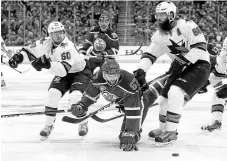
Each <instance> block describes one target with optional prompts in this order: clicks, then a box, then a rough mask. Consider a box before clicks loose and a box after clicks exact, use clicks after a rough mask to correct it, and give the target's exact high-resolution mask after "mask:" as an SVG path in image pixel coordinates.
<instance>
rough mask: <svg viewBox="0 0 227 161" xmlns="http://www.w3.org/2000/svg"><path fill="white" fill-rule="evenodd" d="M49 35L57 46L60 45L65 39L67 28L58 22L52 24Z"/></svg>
mask: <svg viewBox="0 0 227 161" xmlns="http://www.w3.org/2000/svg"><path fill="white" fill-rule="evenodd" d="M59 31H64V32H63V33H64V34H63V33H59V34H55V33H56V32H59ZM48 33H49V35H50V37H51V39H52V42H53V43H54V44H55V45H59V44H60V43H61V42H62V41H63V40H64V39H65V27H64V26H63V25H62V24H61V23H60V22H58V21H55V22H51V23H50V24H49V26H48Z"/></svg>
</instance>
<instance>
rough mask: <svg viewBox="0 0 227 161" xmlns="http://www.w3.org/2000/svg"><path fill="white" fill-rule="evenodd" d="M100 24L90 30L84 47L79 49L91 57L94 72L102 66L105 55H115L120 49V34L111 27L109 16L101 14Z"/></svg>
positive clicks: (90, 61) (91, 66)
mask: <svg viewBox="0 0 227 161" xmlns="http://www.w3.org/2000/svg"><path fill="white" fill-rule="evenodd" d="M98 24H99V26H97V27H94V28H92V29H91V30H90V32H89V34H88V35H87V39H86V40H85V43H84V44H83V47H82V48H80V49H79V52H80V53H82V54H84V55H86V56H87V58H88V59H89V63H90V68H91V70H92V72H94V70H95V69H96V68H97V67H101V66H102V64H103V62H104V56H105V55H112V56H113V57H115V56H116V55H117V53H118V50H119V43H118V36H117V34H116V33H115V32H114V31H113V30H111V29H110V28H109V25H110V18H109V16H108V15H107V14H101V16H100V17H99V22H98Z"/></svg>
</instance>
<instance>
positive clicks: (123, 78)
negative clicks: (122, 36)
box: [71, 59, 163, 151]
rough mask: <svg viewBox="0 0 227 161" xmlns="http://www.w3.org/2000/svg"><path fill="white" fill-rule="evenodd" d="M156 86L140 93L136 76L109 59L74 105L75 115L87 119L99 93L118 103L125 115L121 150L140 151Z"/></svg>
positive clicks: (73, 112) (121, 134)
mask: <svg viewBox="0 0 227 161" xmlns="http://www.w3.org/2000/svg"><path fill="white" fill-rule="evenodd" d="M162 83H163V81H162ZM154 84H155V83H153V88H150V89H148V90H146V91H145V92H143V93H141V91H140V90H139V84H138V82H137V81H136V79H135V77H134V75H133V74H131V73H129V72H127V71H125V70H121V69H120V67H119V64H118V63H117V62H116V60H115V59H107V60H106V61H105V62H104V64H103V66H102V68H101V70H99V71H98V72H97V73H96V74H95V75H94V77H93V82H92V84H91V86H89V87H88V88H87V89H86V90H85V94H84V96H83V97H82V99H81V100H80V101H79V102H78V103H77V104H74V105H72V108H71V111H72V114H73V115H74V116H76V117H83V116H85V115H86V114H87V111H88V107H89V106H91V105H92V104H94V103H95V102H96V101H97V99H98V98H99V95H100V94H102V95H103V97H104V98H105V99H106V100H107V101H109V102H113V101H115V102H116V103H117V104H118V105H119V106H120V107H121V108H122V110H123V111H124V112H125V118H124V120H123V123H122V127H121V132H120V135H119V139H120V148H122V149H123V150H124V151H133V150H137V145H136V143H137V142H138V140H139V139H140V129H141V121H142V123H143V121H144V118H145V116H146V114H147V111H148V108H149V107H150V106H151V105H152V104H153V103H154V101H155V100H156V99H157V94H156V92H160V91H159V88H157V90H156V89H155V88H156V87H155V86H156V85H157V84H156V85H154ZM141 96H142V98H143V99H142V100H143V101H141ZM143 105H144V106H143ZM141 115H142V119H141Z"/></svg>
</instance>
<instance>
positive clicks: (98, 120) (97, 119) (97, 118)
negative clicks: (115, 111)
mask: <svg viewBox="0 0 227 161" xmlns="http://www.w3.org/2000/svg"><path fill="white" fill-rule="evenodd" d="M157 105H158V103H154V104H153V105H152V106H150V107H149V108H151V107H154V106H157ZM124 115H125V114H121V115H118V116H114V117H111V118H109V119H102V118H100V117H98V116H97V115H94V116H91V118H93V119H94V120H95V121H97V122H101V123H105V122H108V121H111V120H115V119H117V118H120V117H123V116H124Z"/></svg>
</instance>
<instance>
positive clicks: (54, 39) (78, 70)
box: [9, 21, 92, 140]
mask: <svg viewBox="0 0 227 161" xmlns="http://www.w3.org/2000/svg"><path fill="white" fill-rule="evenodd" d="M48 33H49V35H50V36H49V37H45V38H43V39H41V40H38V41H36V42H34V43H32V44H31V45H30V46H29V47H25V48H22V50H20V51H19V52H18V53H16V54H15V55H14V56H13V57H12V58H11V59H10V60H9V65H10V66H11V67H12V68H17V66H18V64H20V63H23V62H26V61H31V62H32V63H31V64H32V66H33V67H34V68H35V69H36V70H37V71H41V70H42V69H48V71H49V72H50V73H53V74H54V75H55V77H54V78H53V80H52V82H51V84H50V87H49V90H48V96H47V99H46V103H45V111H52V112H53V113H50V114H46V115H45V127H44V128H43V129H42V130H41V132H40V135H41V140H46V139H47V138H48V136H49V135H50V134H51V131H52V130H53V128H54V122H55V118H56V113H54V111H57V109H58V104H59V101H60V100H61V98H62V97H63V96H64V94H65V93H66V92H67V91H69V97H70V105H71V104H75V103H76V102H78V101H79V100H80V99H81V97H82V93H83V91H84V90H85V88H86V86H87V84H89V83H90V80H91V78H92V73H91V71H90V69H87V67H86V61H85V60H84V56H83V55H81V54H79V53H78V52H77V50H76V48H75V47H74V44H73V42H72V41H70V40H69V39H68V37H67V36H66V32H65V28H64V26H63V25H62V24H61V23H60V22H58V21H56V22H51V23H50V24H49V27H48ZM36 57H37V58H36ZM87 132H88V128H87V122H82V123H81V124H80V125H79V135H80V136H84V135H86V134H87Z"/></svg>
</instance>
